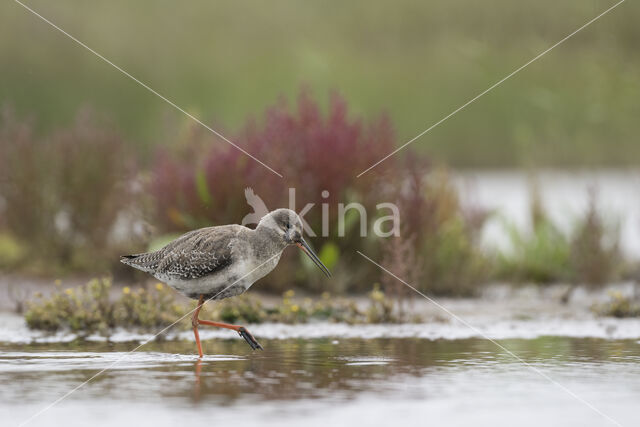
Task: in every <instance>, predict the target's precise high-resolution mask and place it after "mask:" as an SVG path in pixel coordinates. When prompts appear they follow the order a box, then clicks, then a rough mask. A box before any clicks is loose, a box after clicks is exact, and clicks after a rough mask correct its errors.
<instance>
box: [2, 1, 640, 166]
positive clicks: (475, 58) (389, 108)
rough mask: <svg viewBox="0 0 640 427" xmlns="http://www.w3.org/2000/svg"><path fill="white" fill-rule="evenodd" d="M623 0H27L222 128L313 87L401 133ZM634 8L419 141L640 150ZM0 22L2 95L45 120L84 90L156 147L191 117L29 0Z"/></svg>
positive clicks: (467, 146)
mask: <svg viewBox="0 0 640 427" xmlns="http://www.w3.org/2000/svg"><path fill="white" fill-rule="evenodd" d="M614 3H615V2H613V1H604V0H598V1H584V0H580V1H575V0H574V1H560V2H558V1H551V0H542V1H536V2H533V1H530V2H513V1H507V0H487V1H484V2H473V1H460V0H446V1H445V0H435V1H429V2H422V1H405V0H403V1H395V2H386V1H366V2H364V1H352V2H339V1H329V2H295V1H272V2H269V3H266V4H265V3H264V2H259V1H248V2H208V1H194V2H189V3H176V2H170V1H141V2H129V1H122V0H116V1H113V0H109V1H104V0H103V1H92V2H81V1H68V0H64V1H56V2H47V1H43V0H30V1H28V3H27V4H28V5H30V6H31V7H33V8H34V9H35V10H36V11H38V12H39V13H41V14H42V15H43V16H45V17H47V18H48V19H50V20H51V21H53V22H54V23H56V24H57V25H59V26H60V27H61V28H63V29H65V30H66V31H68V32H69V33H71V34H72V35H74V36H76V37H77V38H78V39H80V40H81V41H83V42H85V43H86V44H87V45H89V46H90V47H92V48H94V49H95V50H96V51H98V52H99V53H101V54H103V55H104V56H105V57H107V58H109V59H110V60H112V61H113V62H114V63H116V64H118V65H119V66H121V67H123V68H124V69H125V70H127V71H129V72H130V73H131V74H133V75H134V76H136V77H137V78H139V79H140V80H142V81H143V82H145V83H147V84H148V85H150V86H151V87H153V88H154V89H156V90H158V91H159V92H160V93H162V94H163V95H165V96H167V97H168V98H169V99H171V100H173V101H174V102H176V103H177V104H178V105H180V106H182V107H184V108H185V109H186V110H188V111H189V112H192V113H193V114H195V115H197V116H198V117H200V118H202V119H203V121H206V122H210V123H212V124H213V125H214V126H215V127H216V128H217V129H218V130H220V131H221V132H222V133H228V134H234V133H235V132H236V131H237V129H238V128H239V127H240V125H241V124H242V123H243V122H244V121H245V120H246V119H247V117H249V116H251V115H257V114H260V112H261V111H263V109H264V108H265V107H266V106H267V105H271V104H272V103H273V102H274V100H276V99H277V98H278V97H279V96H281V95H284V96H285V97H287V98H289V99H290V98H291V97H292V96H293V95H295V94H296V93H297V92H298V90H299V89H300V87H301V86H306V87H308V88H309V89H310V90H311V91H312V92H313V93H314V94H316V96H317V98H318V99H320V100H322V101H323V102H326V98H327V97H326V93H327V92H328V91H329V90H332V89H335V90H338V91H340V92H341V93H342V94H343V96H344V97H345V98H346V99H347V100H348V101H349V105H350V109H351V111H353V112H355V113H357V114H361V115H363V116H370V115H372V114H377V113H379V112H388V113H389V115H390V116H391V119H392V123H394V125H395V129H396V133H397V140H398V142H399V143H401V142H404V141H406V140H409V139H411V138H412V137H414V136H415V135H416V134H418V133H419V132H421V131H422V130H424V129H426V128H427V127H429V126H430V125H431V124H433V123H435V122H436V121H437V120H439V119H440V118H442V117H443V116H445V115H446V114H448V113H449V112H451V111H453V110H454V109H455V108H457V107H458V106H460V105H461V104H463V103H464V102H466V101H467V100H468V99H470V98H472V97H473V96H475V95H476V94H478V93H479V92H481V91H483V90H484V89H486V88H487V87H488V86H490V85H491V84H493V83H494V82H496V81H498V80H499V79H501V78H503V77H504V76H505V75H507V74H508V73H510V72H511V71H513V70H514V69H516V68H517V67H519V66H520V65H522V64H524V63H525V62H526V61H528V60H529V59H531V58H532V57H534V56H535V55H536V54H538V53H539V52H541V51H543V50H544V49H546V48H548V47H549V46H551V45H552V44H554V43H555V42H557V41H558V40H560V39H561V38H563V37H565V36H566V35H567V34H569V33H571V32H572V31H574V30H575V29H577V28H578V27H580V26H581V25H583V24H584V23H585V22H587V21H588V20H590V19H592V18H593V17H595V16H596V15H597V14H599V13H601V12H602V11H604V10H605V9H606V8H608V7H610V6H611V5H613V4H614ZM639 18H640V6H639V5H638V3H637V2H632V1H627V2H625V3H623V4H622V5H621V6H619V7H618V8H617V9H615V10H614V11H612V12H611V13H610V14H608V15H606V16H605V17H603V18H602V19H601V20H599V21H597V22H595V23H594V24H592V25H591V26H590V27H588V28H586V29H585V30H584V31H582V32H580V33H579V34H577V35H576V36H575V37H573V38H571V39H570V40H568V41H567V42H566V43H564V44H562V45H560V46H559V47H557V48H556V49H555V50H553V51H552V52H550V53H549V54H547V55H546V56H544V57H543V58H541V59H540V60H539V61H537V62H535V63H534V64H532V65H531V66H529V67H528V68H526V69H525V70H524V71H522V72H521V73H519V74H518V75H517V76H515V77H514V78H513V79H511V80H508V81H507V82H505V83H504V84H503V85H501V86H500V87H498V88H496V89H495V90H493V91H492V92H490V93H489V94H487V95H486V96H484V97H483V98H482V99H480V100H478V102H476V103H474V104H472V105H471V106H469V107H468V108H467V109H465V110H463V111H462V112H460V113H459V114H457V115H456V116H454V117H452V118H451V119H450V120H448V121H447V122H445V123H443V124H442V125H441V126H439V127H437V128H436V129H434V130H433V131H432V132H430V133H429V134H427V135H426V136H424V137H422V138H421V139H420V140H419V141H418V142H417V143H416V144H414V145H415V146H416V149H419V150H422V151H423V152H425V153H427V154H429V155H430V156H432V157H433V158H435V159H439V160H442V161H444V162H446V163H449V164H451V165H453V166H458V167H513V166H532V165H533V166H615V165H620V166H625V165H637V164H639V163H640V143H639V141H638V134H640V121H639V120H637V118H638V117H639V114H640V102H638V101H639V99H638V95H639V94H640V73H639V72H638V70H640V50H639V49H638V46H639V45H640V26H639V25H638V22H639ZM0 22H1V25H0V70H1V71H0V72H1V75H2V79H0V103H2V104H9V105H12V106H13V107H14V108H15V109H16V111H17V114H18V115H19V116H25V115H32V116H34V118H35V121H36V123H37V126H38V127H39V130H40V131H42V132H46V131H47V130H49V129H51V128H54V127H56V126H61V125H67V124H69V123H70V122H72V120H73V117H74V116H75V114H76V112H77V111H78V109H79V108H80V107H82V106H85V105H90V106H92V107H93V108H94V109H95V110H97V111H98V112H99V113H104V114H105V115H106V116H107V117H109V118H110V120H111V121H112V123H113V125H114V126H115V127H116V128H117V130H118V131H119V132H120V133H122V134H124V135H125V136H127V137H128V138H129V140H130V141H131V142H132V143H133V142H135V143H136V149H137V150H139V154H143V155H144V154H145V153H150V152H151V150H152V149H153V147H154V146H156V145H157V144H160V143H167V142H170V141H171V140H172V137H173V136H174V135H176V134H177V133H178V130H177V127H179V126H178V125H179V124H182V123H184V120H183V117H182V116H181V114H180V113H178V112H177V111H175V110H173V109H172V107H170V106H169V105H167V104H166V103H164V102H163V101H161V100H160V99H159V98H157V97H156V96H154V95H152V94H151V93H149V92H148V91H146V90H145V89H143V88H142V87H140V86H139V85H138V84H136V83H135V82H133V81H131V80H129V79H128V78H126V77H125V76H123V75H122V74H121V73H119V72H118V71H116V70H115V69H114V68H112V67H111V66H109V65H107V64H106V63H104V62H103V61H101V60H99V59H98V58H97V57H96V56H94V55H93V54H91V53H89V52H88V51H87V50H85V49H83V48H81V47H80V46H78V45H77V44H76V43H74V42H73V41H71V40H70V39H69V38H67V37H65V36H64V35H62V34H60V33H59V32H57V31H55V30H54V29H53V28H51V27H50V26H49V25H47V24H45V23H44V22H42V21H41V20H39V19H38V18H37V17H35V16H34V15H32V14H31V13H29V12H28V11H26V10H25V9H23V8H22V7H21V6H20V5H18V4H16V3H14V2H3V3H2V4H1V5H0ZM221 143H222V142H221ZM143 157H144V156H143Z"/></svg>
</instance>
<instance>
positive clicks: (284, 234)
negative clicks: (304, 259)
mask: <svg viewBox="0 0 640 427" xmlns="http://www.w3.org/2000/svg"><path fill="white" fill-rule="evenodd" d="M258 227H267V228H269V229H271V230H272V231H273V232H275V233H276V234H277V235H278V236H280V238H281V239H282V240H283V241H284V242H285V243H286V244H287V245H296V246H298V247H299V248H300V249H301V250H302V252H304V253H305V254H307V256H308V257H309V258H311V260H312V261H313V262H314V264H315V265H317V266H318V268H320V270H322V272H323V273H324V274H326V275H327V277H331V273H330V272H329V269H328V268H327V267H326V266H325V265H324V264H323V263H322V261H320V258H318V256H317V255H316V254H315V252H314V251H313V249H311V247H310V246H309V245H308V244H307V242H305V240H304V238H303V237H302V233H303V230H304V226H303V224H302V220H301V219H300V217H299V216H298V214H296V213H295V212H294V211H292V210H290V209H276V210H275V211H272V212H269V213H268V214H267V215H265V216H264V217H262V219H261V220H260V223H259V224H258Z"/></svg>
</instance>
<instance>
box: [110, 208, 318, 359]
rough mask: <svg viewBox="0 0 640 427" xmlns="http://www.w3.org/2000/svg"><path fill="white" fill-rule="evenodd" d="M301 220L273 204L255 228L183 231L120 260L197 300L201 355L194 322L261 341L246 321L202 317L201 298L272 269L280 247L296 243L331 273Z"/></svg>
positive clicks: (236, 288)
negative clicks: (153, 247)
mask: <svg viewBox="0 0 640 427" xmlns="http://www.w3.org/2000/svg"><path fill="white" fill-rule="evenodd" d="M302 230H303V228H302V220H301V219H300V217H299V216H298V215H297V214H296V213H295V212H294V211H292V210H289V209H277V210H275V211H273V212H270V213H269V214H267V215H265V216H264V217H263V218H262V219H261V220H260V222H259V223H258V226H257V227H256V228H255V229H250V228H247V227H244V226H242V225H237V224H231V225H222V226H218V227H206V228H200V229H198V230H194V231H191V232H189V233H186V234H184V235H182V236H180V237H178V238H177V239H175V240H174V241H172V242H171V243H169V244H168V245H166V246H165V247H163V248H162V249H159V250H157V251H155V252H148V253H142V254H136V255H125V256H123V257H121V259H120V260H121V261H122V262H123V263H125V264H128V265H130V266H132V267H135V268H137V269H138V270H142V271H144V272H147V273H149V274H151V275H152V276H154V277H155V278H156V279H158V280H160V281H161V282H164V283H166V284H167V285H169V286H171V287H172V288H173V289H175V290H177V291H178V292H180V293H182V294H184V295H186V296H187V297H189V298H193V299H197V300H198V305H197V307H196V309H195V311H194V312H193V316H192V317H191V324H192V325H193V334H194V335H195V339H196V344H197V346H198V354H199V355H200V357H202V346H201V344H200V335H199V334H198V325H209V326H216V327H220V328H227V329H232V330H234V331H236V332H238V334H240V336H241V337H242V338H244V339H245V340H246V341H247V343H248V344H249V345H250V346H251V349H253V350H255V349H261V350H262V346H261V345H260V344H259V343H258V341H256V339H255V338H254V337H253V335H251V334H250V333H249V331H248V330H247V329H246V328H245V327H244V326H239V325H231V324H228V323H221V322H212V321H209V320H200V319H199V318H198V314H199V313H200V309H201V308H202V305H203V304H204V303H205V301H209V300H221V299H224V298H229V297H233V296H236V295H240V294H242V293H244V292H245V291H246V290H247V289H249V287H250V286H251V285H252V284H254V283H255V282H256V281H257V280H259V279H261V278H262V277H264V276H266V275H267V274H268V273H269V272H270V271H271V270H273V269H274V268H275V267H276V265H278V261H279V260H280V256H281V255H282V251H284V249H285V248H286V247H287V246H289V245H297V246H298V247H299V248H300V249H302V251H303V252H304V253H305V254H307V255H308V256H309V258H311V260H312V261H313V262H314V263H315V264H316V265H317V266H318V267H319V268H320V269H321V270H322V271H323V272H324V273H325V274H326V275H327V277H331V273H330V272H329V270H328V269H327V267H326V266H325V265H324V264H323V263H322V261H320V258H318V256H317V255H316V254H315V253H314V252H313V250H312V249H311V247H310V246H309V245H308V244H307V242H305V240H304V239H303V237H302Z"/></svg>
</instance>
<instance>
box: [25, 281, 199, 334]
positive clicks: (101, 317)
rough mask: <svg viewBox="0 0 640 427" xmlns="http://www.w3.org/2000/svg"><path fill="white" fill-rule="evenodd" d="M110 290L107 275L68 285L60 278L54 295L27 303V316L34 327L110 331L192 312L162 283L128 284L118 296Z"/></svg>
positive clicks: (154, 325)
mask: <svg viewBox="0 0 640 427" xmlns="http://www.w3.org/2000/svg"><path fill="white" fill-rule="evenodd" d="M110 291H111V280H109V279H106V278H104V279H93V280H91V281H89V282H88V283H87V284H86V285H84V286H80V287H77V288H67V289H62V287H61V285H60V283H59V282H58V283H57V284H56V288H55V290H54V292H53V293H52V294H51V296H49V297H48V298H44V297H42V295H41V294H39V295H36V298H35V300H34V301H30V302H28V303H27V311H26V313H25V320H26V321H27V325H28V326H29V327H30V328H32V329H41V330H45V331H57V330H61V329H70V330H71V331H73V332H78V333H82V334H90V333H93V332H99V333H103V334H106V333H108V331H109V330H110V329H112V328H115V327H125V328H130V327H136V328H141V329H144V330H151V329H159V328H162V327H166V326H168V325H171V324H172V323H173V322H175V321H176V320H177V319H179V318H180V317H182V316H183V315H184V314H185V313H187V312H188V309H187V308H186V306H184V305H181V304H178V303H176V301H175V293H174V292H173V291H172V290H170V289H167V288H166V286H164V285H161V284H157V285H156V286H155V287H154V288H152V289H149V290H147V289H144V288H138V289H135V290H132V289H131V288H129V287H125V288H123V290H122V293H121V295H119V296H118V297H117V298H116V299H115V300H112V298H110V293H111V292H110Z"/></svg>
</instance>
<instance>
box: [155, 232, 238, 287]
mask: <svg viewBox="0 0 640 427" xmlns="http://www.w3.org/2000/svg"><path fill="white" fill-rule="evenodd" d="M237 233H238V231H237V229H236V227H233V226H223V227H211V228H202V229H200V230H195V231H193V232H191V233H188V234H186V235H184V236H182V237H180V238H178V239H176V240H175V241H174V242H172V243H170V244H169V245H167V246H166V247H165V248H163V249H161V252H163V253H162V258H161V260H160V262H159V263H158V265H157V267H156V269H155V273H156V274H166V275H168V276H170V277H173V278H176V279H184V280H188V279H198V278H201V277H204V276H208V275H210V274H213V273H217V272H219V271H222V270H224V269H225V268H227V267H229V266H230V265H231V264H232V262H233V257H234V255H233V251H232V249H233V239H234V238H235V237H236V235H237Z"/></svg>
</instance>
